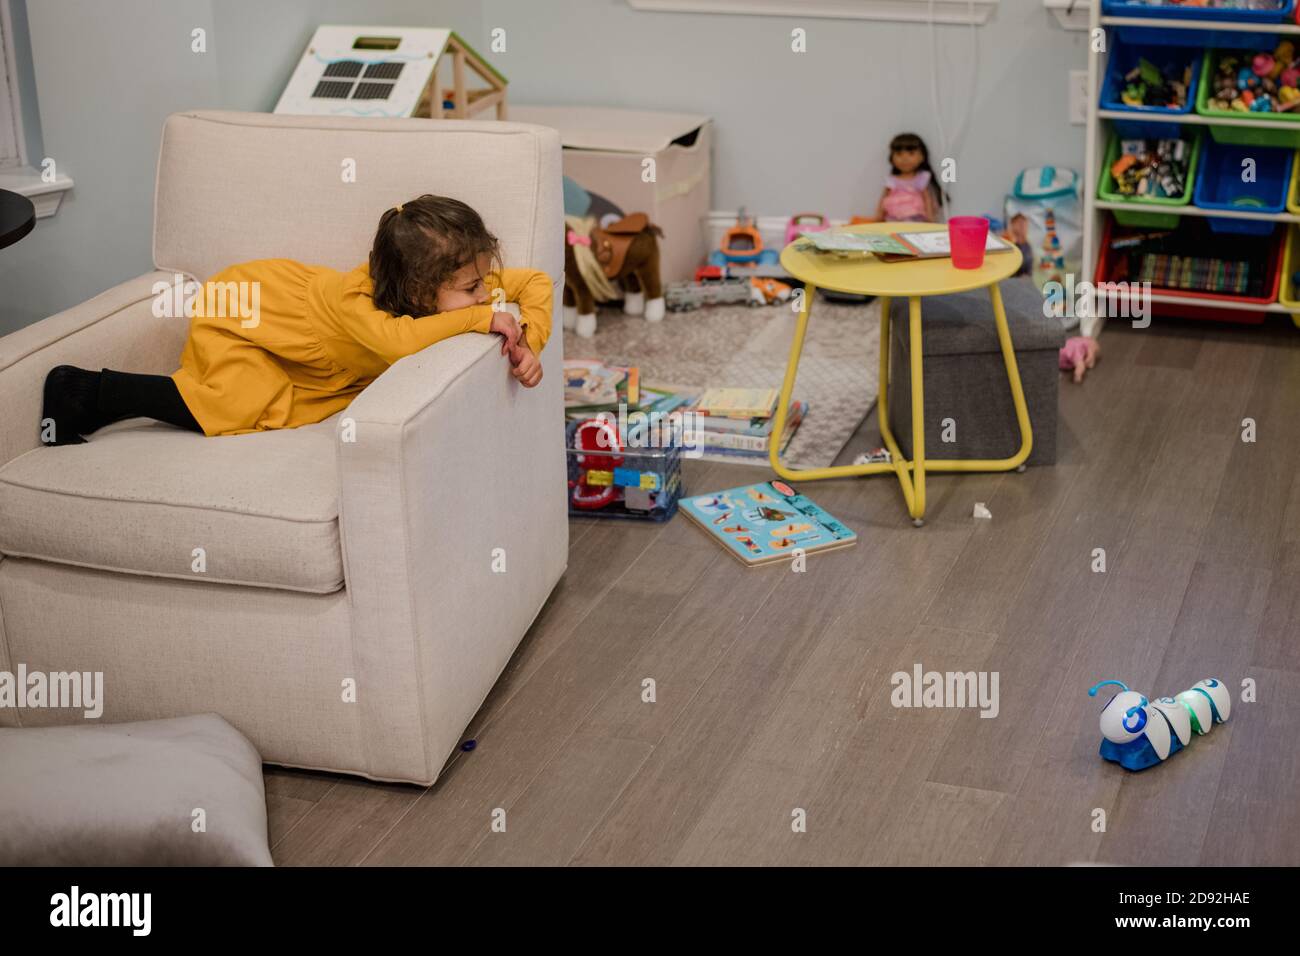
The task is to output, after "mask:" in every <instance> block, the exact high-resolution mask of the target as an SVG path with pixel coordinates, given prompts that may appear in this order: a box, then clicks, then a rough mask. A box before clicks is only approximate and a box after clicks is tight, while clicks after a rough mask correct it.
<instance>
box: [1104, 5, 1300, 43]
mask: <svg viewBox="0 0 1300 956" xmlns="http://www.w3.org/2000/svg"><path fill="white" fill-rule="evenodd" d="M1295 6H1296V2H1295V0H1185V2H1180V0H1103V2H1102V12H1103V13H1104V14H1105V15H1106V16H1112V17H1126V18H1127V17H1132V18H1138V19H1139V20H1146V21H1150V20H1165V21H1168V22H1167V25H1165V26H1141V27H1135V26H1128V25H1124V26H1119V27H1117V28H1116V31H1115V32H1116V33H1118V35H1119V38H1120V39H1121V40H1122V41H1123V42H1125V43H1146V44H1153V45H1157V46H1176V45H1179V44H1183V43H1186V42H1187V39H1186V38H1187V30H1185V29H1182V26H1183V25H1182V24H1180V23H1178V21H1179V20H1211V21H1213V20H1224V21H1229V22H1228V23H1227V24H1225V25H1226V26H1228V27H1230V28H1233V29H1223V30H1216V29H1214V28H1213V26H1212V25H1210V24H1207V25H1205V27H1203V28H1201V29H1198V30H1197V31H1196V37H1197V40H1198V42H1204V43H1205V44H1206V45H1207V46H1227V45H1229V44H1232V43H1236V44H1240V45H1242V46H1251V45H1254V44H1259V45H1261V46H1262V45H1264V44H1265V43H1269V42H1270V41H1271V39H1272V38H1274V37H1276V35H1277V34H1276V31H1274V32H1273V33H1269V32H1268V27H1269V26H1270V25H1273V24H1278V23H1284V22H1288V21H1290V20H1291V16H1292V13H1293V12H1294V11H1295ZM1251 25H1258V27H1259V31H1258V32H1256V31H1254V30H1245V31H1243V29H1242V28H1243V27H1246V26H1251Z"/></svg>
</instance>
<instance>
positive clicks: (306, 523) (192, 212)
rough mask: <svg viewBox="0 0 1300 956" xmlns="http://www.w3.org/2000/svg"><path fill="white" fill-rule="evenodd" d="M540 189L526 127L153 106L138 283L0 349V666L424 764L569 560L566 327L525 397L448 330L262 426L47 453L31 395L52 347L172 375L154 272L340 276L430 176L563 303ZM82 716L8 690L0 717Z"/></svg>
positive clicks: (552, 167)
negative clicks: (347, 386) (151, 188)
mask: <svg viewBox="0 0 1300 956" xmlns="http://www.w3.org/2000/svg"><path fill="white" fill-rule="evenodd" d="M353 173H354V174H355V175H353ZM560 183H561V180H560V146H559V141H558V138H557V136H556V134H555V133H554V131H552V130H548V129H544V128H541V127H532V126H524V125H519V124H511V123H473V122H459V121H451V120H438V121H434V120H400V121H384V120H362V119H319V118H309V117H286V116H271V115H266V114H244V113H227V112H196V113H185V114H176V115H173V116H171V117H170V118H169V119H168V120H167V122H166V125H165V127H164V130H163V137H162V148H161V152H160V155H159V162H158V178H157V189H156V200H155V214H154V262H155V263H156V267H157V268H156V271H154V272H151V273H148V274H146V275H143V276H140V277H138V278H136V279H132V280H130V281H128V282H125V283H123V284H122V285H120V286H117V287H116V288H113V289H110V290H109V291H107V292H105V293H103V294H102V295H100V296H97V297H96V298H94V299H91V300H90V301H88V302H86V303H83V304H82V305H80V306H77V307H76V308H73V309H70V310H68V311H67V312H63V313H60V314H59V315H56V316H53V317H51V318H49V319H46V320H45V321H43V322H38V323H36V324H35V325H32V326H30V327H28V328H25V329H22V330H21V331H19V332H16V333H14V334H12V335H9V336H6V337H4V338H2V339H0V405H2V406H3V407H4V408H5V409H6V412H7V414H6V415H5V416H4V417H3V419H0V554H2V555H3V557H0V671H9V672H11V673H13V672H16V671H17V669H18V667H19V665H25V667H26V669H27V671H28V672H29V673H30V672H37V671H38V672H42V673H49V672H54V671H81V672H87V671H89V672H97V671H98V672H103V675H104V716H103V718H102V719H103V720H106V721H112V722H117V721H129V720H141V719H148V718H158V717H170V716H176V715H183V714H194V713H202V712H207V711H215V712H217V713H219V714H221V715H222V716H224V717H225V718H226V719H227V720H229V721H230V722H231V723H232V724H234V725H235V726H236V727H238V728H239V729H240V730H241V731H243V732H244V733H245V734H246V735H247V736H248V737H249V738H250V739H251V740H252V741H253V742H254V743H255V744H256V745H257V746H258V748H259V749H260V750H261V753H262V755H263V758H264V759H266V760H267V761H268V762H272V763H278V764H284V765H287V766H297V767H309V768H316V769H327V770H337V771H343V772H347V773H355V774H360V775H362V776H366V777H371V778H374V779H380V780H405V781H412V782H416V783H426V784H427V783H431V782H432V781H433V780H434V779H436V778H437V776H438V774H439V772H440V770H441V768H442V766H443V764H444V762H445V761H446V758H447V757H448V755H449V754H450V753H451V752H452V751H453V750H454V748H455V747H456V745H457V743H458V741H459V738H460V734H461V732H462V731H463V729H464V728H465V726H466V725H467V724H468V722H469V720H470V718H471V717H472V716H473V714H474V712H475V711H476V710H477V708H478V707H479V705H480V704H481V703H482V701H483V699H484V697H485V696H486V695H487V693H488V691H489V689H490V688H491V687H492V684H493V682H494V681H495V680H496V678H497V677H498V675H499V674H500V673H501V671H502V669H503V668H504V666H505V664H506V662H507V661H508V660H509V658H510V655H511V653H512V652H513V651H514V649H515V647H516V646H517V644H518V643H519V641H520V639H521V638H522V637H523V635H524V633H525V632H526V631H527V629H528V627H529V625H530V624H531V623H532V621H533V619H534V617H535V616H536V615H537V613H538V611H539V610H540V609H541V607H542V604H543V602H544V601H545V600H546V598H547V595H549V594H550V592H551V589H552V588H553V587H554V585H555V583H556V582H557V581H558V580H559V577H560V575H561V574H562V573H563V571H564V567H565V561H566V556H567V550H568V525H567V519H566V515H565V497H564V491H563V489H564V480H565V462H564V451H563V445H562V439H561V425H562V415H563V412H562V401H561V392H562V374H561V360H562V356H561V336H560V334H559V328H560V322H559V319H558V317H557V318H556V319H555V320H554V327H555V330H556V331H555V334H554V335H553V336H552V338H551V341H550V343H549V344H548V345H547V348H546V350H545V352H544V354H543V356H542V361H543V364H544V366H545V368H546V373H547V374H546V376H545V378H544V380H543V382H542V384H541V385H540V386H539V387H538V388H536V389H532V390H526V389H523V388H521V387H520V386H518V385H517V384H516V383H515V382H514V381H513V379H511V378H510V376H509V375H508V373H507V369H506V366H505V364H504V360H503V359H502V358H501V356H500V354H499V349H498V347H497V345H496V344H495V343H494V341H493V337H490V336H482V335H464V336H458V337H456V338H454V339H451V340H448V341H445V342H442V343H439V344H438V345H435V346H433V347H431V348H429V349H426V350H425V351H423V352H421V353H419V354H417V355H412V356H410V357H408V358H405V359H402V360H401V361H399V362H397V363H396V364H395V365H393V366H392V367H391V368H390V369H389V370H388V371H387V372H385V373H384V374H383V375H382V376H380V378H379V379H378V380H376V381H375V382H374V383H373V384H372V385H371V386H370V387H369V388H367V389H366V390H365V391H364V392H363V393H362V394H361V395H360V396H359V397H358V398H357V399H356V400H355V401H354V402H353V403H352V404H351V405H350V406H349V407H348V408H347V409H346V410H345V411H344V412H343V413H342V414H341V415H339V416H336V418H335V419H331V420H329V421H326V422H322V423H320V424H318V425H312V426H307V427H305V428H299V429H291V430H285V431H278V432H264V433H259V434H253V435H241V436H235V437H224V438H205V437H202V436H199V435H195V434H192V433H188V432H183V431H181V430H178V429H173V428H170V427H168V426H164V425H160V424H156V423H150V422H144V421H134V422H123V423H119V424H118V425H115V426H111V427H110V428H107V429H104V430H103V431H102V432H99V433H97V434H96V435H94V436H93V437H92V439H91V441H89V442H88V443H87V444H84V445H77V446H68V447H51V448H47V447H42V446H40V444H39V434H38V420H39V413H40V393H41V383H42V381H43V380H44V377H45V374H46V372H48V371H49V369H51V368H52V367H54V366H55V365H59V364H65V363H66V364H73V365H81V366H84V367H89V368H99V367H112V368H119V369H123V370H126V371H137V372H154V373H170V372H171V371H173V370H175V368H176V367H177V365H178V360H179V355H180V350H181V346H182V344H183V342H184V339H185V332H186V327H185V320H184V319H183V318H169V317H166V315H162V316H160V315H159V314H158V313H160V312H166V309H163V308H160V307H159V299H160V297H159V296H158V295H156V294H155V288H156V285H157V284H158V283H163V284H168V283H174V281H175V277H176V276H177V275H178V274H181V275H185V276H190V277H194V278H197V279H200V280H201V279H204V278H206V277H208V276H210V275H212V274H213V273H215V272H216V271H218V270H219V269H220V268H222V267H223V266H225V265H227V264H230V263H233V262H239V261H244V260H249V259H257V258H266V257H287V258H295V259H299V260H302V261H306V262H311V263H319V264H324V265H329V266H333V267H336V268H351V267H352V266H354V265H356V264H357V263H359V262H362V261H364V260H365V258H366V255H367V252H368V250H369V243H370V240H371V238H372V236H373V233H374V229H375V226H376V224H377V223H378V220H379V215H380V213H381V212H382V211H383V210H384V209H386V208H388V207H389V206H393V205H395V204H397V203H399V202H403V201H405V200H407V199H409V198H411V197H413V196H415V195H418V194H421V193H425V192H432V193H440V194H444V195H450V196H455V197H457V198H460V199H463V200H465V201H466V202H468V203H469V204H470V205H472V206H474V207H475V208H476V209H478V210H479V212H480V213H482V214H483V217H484V219H485V220H486V222H487V224H488V227H489V228H490V229H492V230H493V231H494V232H495V233H496V234H497V236H498V237H500V239H501V242H502V251H503V255H504V259H505V263H506V265H507V266H530V267H534V268H539V269H543V270H545V271H546V272H548V273H549V274H550V275H551V277H552V279H553V280H554V281H555V283H556V295H555V308H556V309H557V310H558V309H559V302H560V296H559V291H560V283H561V281H562V272H563V255H562V252H563V250H562V247H561V236H562V235H563V229H562V222H563V216H562V202H561V185H560ZM82 719H84V718H83V717H82V712H81V711H80V710H76V709H12V708H0V726H16V725H23V726H27V725H42V724H52V723H69V722H73V721H80V720H82Z"/></svg>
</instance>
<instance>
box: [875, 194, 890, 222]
mask: <svg viewBox="0 0 1300 956" xmlns="http://www.w3.org/2000/svg"><path fill="white" fill-rule="evenodd" d="M888 196H889V187H888V186H886V187H885V188H884V189H882V190H881V191H880V201H879V202H877V203H876V221H877V222H884V221H885V199H886V198H887V197H888Z"/></svg>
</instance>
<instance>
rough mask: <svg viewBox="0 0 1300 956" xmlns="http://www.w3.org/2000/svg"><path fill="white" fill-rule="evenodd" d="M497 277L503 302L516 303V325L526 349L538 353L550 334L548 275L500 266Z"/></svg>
mask: <svg viewBox="0 0 1300 956" xmlns="http://www.w3.org/2000/svg"><path fill="white" fill-rule="evenodd" d="M500 280H501V283H500V286H499V288H500V289H501V290H502V291H503V292H505V296H506V301H507V302H518V303H519V325H520V326H521V327H522V328H523V330H524V338H525V340H527V342H528V348H529V349H531V350H532V353H533V354H534V355H541V354H542V349H543V348H544V347H545V346H546V342H547V340H548V339H549V338H550V337H551V298H552V290H551V277H550V276H548V275H547V274H546V273H545V272H539V271H537V270H536V269H502V270H501V273H500Z"/></svg>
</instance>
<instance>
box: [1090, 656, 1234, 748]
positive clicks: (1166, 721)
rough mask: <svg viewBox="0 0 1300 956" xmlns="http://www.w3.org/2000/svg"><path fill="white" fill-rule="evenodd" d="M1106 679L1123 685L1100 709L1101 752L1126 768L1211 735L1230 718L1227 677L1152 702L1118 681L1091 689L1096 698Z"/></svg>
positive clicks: (1230, 703) (1211, 680)
mask: <svg viewBox="0 0 1300 956" xmlns="http://www.w3.org/2000/svg"><path fill="white" fill-rule="evenodd" d="M1107 684H1115V685H1117V686H1119V687H1120V688H1122V689H1121V690H1120V692H1119V693H1118V694H1116V695H1115V696H1114V697H1112V698H1111V699H1110V700H1109V701H1108V702H1107V704H1106V706H1105V707H1103V708H1102V709H1101V736H1102V741H1101V755H1102V757H1104V758H1105V759H1107V760H1111V761H1114V762H1115V763H1117V764H1119V765H1120V766H1121V767H1124V768H1125V769H1126V770H1145V769H1146V768H1147V767H1150V766H1153V765H1155V764H1158V763H1160V762H1162V761H1164V760H1168V759H1169V758H1170V757H1171V756H1173V755H1174V754H1176V753H1178V751H1180V750H1182V749H1183V748H1184V747H1186V746H1187V745H1188V744H1189V743H1190V742H1191V740H1192V733H1193V732H1195V733H1198V734H1208V733H1209V732H1210V731H1211V730H1213V729H1214V725H1215V724H1221V723H1223V722H1224V721H1225V720H1227V719H1228V715H1229V714H1230V712H1231V710H1232V697H1231V696H1230V695H1229V693H1228V688H1227V687H1226V686H1225V685H1224V683H1223V681H1221V680H1216V679H1215V678H1213V677H1211V678H1210V679H1209V680H1203V681H1200V682H1199V683H1197V684H1194V685H1193V686H1192V688H1191V689H1190V690H1185V691H1183V692H1182V693H1181V694H1179V695H1178V696H1177V697H1157V698H1156V699H1155V700H1152V701H1148V700H1147V699H1146V698H1145V697H1143V696H1142V695H1141V694H1139V693H1138V692H1137V691H1134V690H1129V689H1128V687H1127V686H1126V685H1125V684H1123V683H1122V682H1120V681H1117V680H1104V681H1102V682H1101V683H1100V684H1097V685H1096V686H1095V687H1093V688H1092V689H1091V690H1089V691H1088V696H1089V697H1096V696H1097V691H1098V690H1099V689H1101V688H1102V687H1105V686H1106V685H1107Z"/></svg>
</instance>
